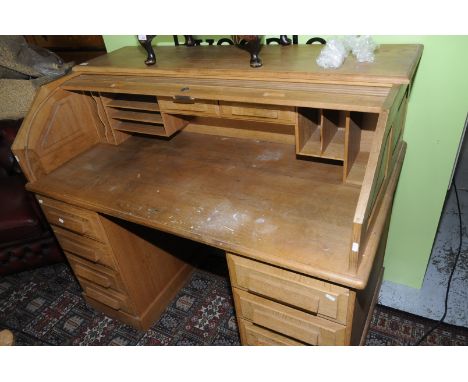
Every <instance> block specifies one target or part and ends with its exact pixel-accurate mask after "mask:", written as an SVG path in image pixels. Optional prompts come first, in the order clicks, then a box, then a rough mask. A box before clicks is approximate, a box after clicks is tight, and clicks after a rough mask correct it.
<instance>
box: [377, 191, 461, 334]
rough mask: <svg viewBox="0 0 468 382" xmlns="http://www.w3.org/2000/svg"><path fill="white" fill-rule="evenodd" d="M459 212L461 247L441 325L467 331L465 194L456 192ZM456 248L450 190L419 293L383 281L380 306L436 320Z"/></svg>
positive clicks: (455, 213) (455, 211) (441, 310)
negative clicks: (445, 314) (461, 228)
mask: <svg viewBox="0 0 468 382" xmlns="http://www.w3.org/2000/svg"><path fill="white" fill-rule="evenodd" d="M458 195H459V199H460V208H461V212H462V215H461V216H462V225H463V242H462V243H463V244H462V251H461V254H460V258H459V260H458V263H457V268H456V270H455V273H454V275H453V279H452V284H451V287H450V293H449V300H448V310H447V316H446V318H445V320H444V322H446V323H449V324H452V325H457V326H464V327H467V328H468V233H467V227H468V190H466V189H459V190H458ZM458 245H459V220H458V209H457V204H456V198H455V192H454V191H453V188H452V189H451V190H450V192H449V195H448V198H447V201H446V203H445V206H444V209H443V211H442V218H441V221H440V223H439V228H438V231H437V235H436V238H435V241H434V246H433V248H432V253H431V258H430V260H429V265H428V268H427V271H426V275H425V278H424V282H423V286H422V288H421V289H413V288H410V287H407V286H404V285H399V284H396V283H393V282H389V281H384V283H383V284H382V288H381V290H380V296H379V303H380V304H381V305H384V306H388V307H391V308H395V309H398V310H402V311H405V312H408V313H413V314H416V315H418V316H422V317H426V318H430V319H433V320H439V319H440V318H441V317H442V315H443V313H444V300H445V293H446V288H447V283H448V279H449V276H450V272H451V270H452V267H453V263H454V261H455V257H456V254H457V251H458Z"/></svg>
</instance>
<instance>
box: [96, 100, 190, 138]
mask: <svg viewBox="0 0 468 382" xmlns="http://www.w3.org/2000/svg"><path fill="white" fill-rule="evenodd" d="M101 98H102V100H103V104H104V106H105V109H106V114H107V118H108V120H109V124H110V126H111V127H112V129H113V130H118V131H123V132H127V133H139V134H147V135H157V136H163V137H170V136H171V135H173V134H174V133H175V132H177V131H178V130H180V129H182V128H184V127H185V126H186V125H187V123H188V121H187V119H186V118H182V117H180V116H175V115H169V114H165V113H161V112H160V108H159V104H158V99H157V97H156V96H151V95H143V94H123V93H118V94H101Z"/></svg>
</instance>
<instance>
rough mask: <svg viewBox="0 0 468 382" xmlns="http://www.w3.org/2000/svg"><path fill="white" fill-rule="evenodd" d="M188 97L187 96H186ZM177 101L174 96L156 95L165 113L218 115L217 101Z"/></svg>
mask: <svg viewBox="0 0 468 382" xmlns="http://www.w3.org/2000/svg"><path fill="white" fill-rule="evenodd" d="M187 98H189V97H187ZM188 102H189V103H181V102H178V101H177V99H176V98H170V97H158V103H159V108H160V110H161V111H162V112H166V113H179V114H192V113H194V112H195V114H202V115H219V106H218V101H212V100H199V99H195V100H193V101H188Z"/></svg>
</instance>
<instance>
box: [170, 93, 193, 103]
mask: <svg viewBox="0 0 468 382" xmlns="http://www.w3.org/2000/svg"><path fill="white" fill-rule="evenodd" d="M172 100H173V101H174V102H175V103H186V104H187V103H189V104H191V103H195V98H193V97H190V96H186V95H175V96H173V97H172Z"/></svg>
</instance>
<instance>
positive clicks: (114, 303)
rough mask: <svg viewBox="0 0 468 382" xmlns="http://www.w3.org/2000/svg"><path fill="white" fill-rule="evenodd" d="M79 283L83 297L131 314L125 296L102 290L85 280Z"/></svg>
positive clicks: (109, 290) (110, 290) (131, 311)
mask: <svg viewBox="0 0 468 382" xmlns="http://www.w3.org/2000/svg"><path fill="white" fill-rule="evenodd" d="M79 281H80V285H81V287H82V288H83V292H84V295H85V297H90V298H92V299H93V300H96V301H98V302H100V303H101V304H104V305H107V306H109V307H111V308H112V309H115V310H123V311H124V312H127V313H130V314H133V310H132V309H131V307H130V304H129V301H128V296H127V295H126V294H124V293H119V292H117V291H114V290H112V289H106V288H102V287H100V286H99V285H96V284H94V283H92V282H90V281H87V280H85V279H80V280H79Z"/></svg>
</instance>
